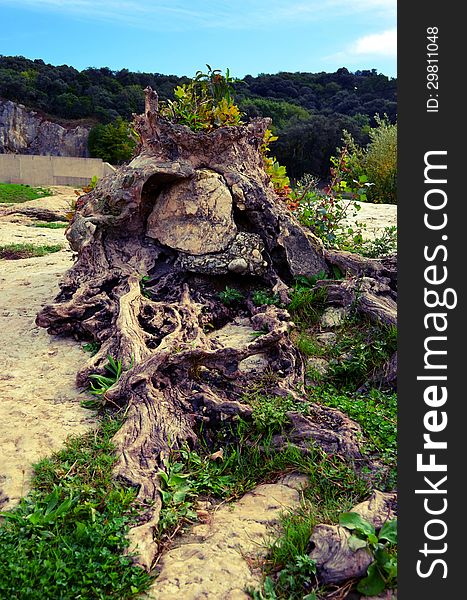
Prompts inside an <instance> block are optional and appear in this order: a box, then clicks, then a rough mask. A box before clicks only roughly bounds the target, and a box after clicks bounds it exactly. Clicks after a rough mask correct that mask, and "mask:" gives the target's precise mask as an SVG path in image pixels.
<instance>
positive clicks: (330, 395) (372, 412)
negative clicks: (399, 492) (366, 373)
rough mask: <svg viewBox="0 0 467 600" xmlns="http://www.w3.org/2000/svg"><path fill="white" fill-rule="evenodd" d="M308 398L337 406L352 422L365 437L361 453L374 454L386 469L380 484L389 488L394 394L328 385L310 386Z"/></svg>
mask: <svg viewBox="0 0 467 600" xmlns="http://www.w3.org/2000/svg"><path fill="white" fill-rule="evenodd" d="M309 398H310V401H315V402H320V403H322V404H325V405H326V406H331V407H333V408H338V409H339V410H342V411H343V412H344V413H346V414H347V415H348V416H349V417H350V418H351V419H353V420H354V421H356V422H357V423H358V424H359V425H360V426H361V428H362V430H363V433H364V436H365V444H364V452H365V453H366V454H368V455H375V454H376V455H377V456H379V457H380V458H381V460H382V461H383V463H384V464H385V465H386V466H387V467H388V468H389V471H388V473H385V474H382V477H383V479H382V480H381V481H380V482H379V484H380V486H382V487H384V488H386V489H393V488H394V486H395V483H396V477H397V473H396V466H397V395H396V394H395V393H393V392H383V391H381V390H378V389H374V388H373V389H371V390H370V391H369V392H368V393H367V394H355V393H351V392H339V391H337V390H333V389H332V388H329V387H327V388H324V387H320V388H311V389H310V390H309Z"/></svg>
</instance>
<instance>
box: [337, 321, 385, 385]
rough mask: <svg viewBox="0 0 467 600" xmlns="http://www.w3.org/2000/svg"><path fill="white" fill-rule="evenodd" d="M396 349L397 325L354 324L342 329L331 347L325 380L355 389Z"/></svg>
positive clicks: (369, 377)
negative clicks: (330, 357)
mask: <svg viewBox="0 0 467 600" xmlns="http://www.w3.org/2000/svg"><path fill="white" fill-rule="evenodd" d="M396 348H397V328H396V327H393V326H391V327H381V326H376V325H371V324H369V323H364V322H363V323H358V324H357V326H356V327H352V329H350V330H348V331H345V330H344V331H343V332H342V334H341V335H340V336H339V339H338V341H337V342H336V344H335V345H334V346H333V348H332V352H331V356H333V357H334V360H333V361H331V362H330V364H329V376H328V381H329V382H330V383H332V385H333V386H335V387H336V388H339V389H346V390H355V389H357V388H359V387H360V386H362V385H363V384H365V383H366V382H367V381H368V380H369V379H371V376H372V375H374V373H375V372H376V371H377V370H378V369H379V368H381V367H382V366H383V364H384V363H385V362H386V361H388V360H389V359H390V358H391V356H392V355H393V353H394V352H395V351H396Z"/></svg>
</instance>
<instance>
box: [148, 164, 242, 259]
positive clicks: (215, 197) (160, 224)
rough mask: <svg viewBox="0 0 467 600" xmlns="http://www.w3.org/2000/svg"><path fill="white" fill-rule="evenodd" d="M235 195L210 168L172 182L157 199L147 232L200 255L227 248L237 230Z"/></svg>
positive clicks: (167, 244) (162, 240)
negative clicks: (233, 200) (233, 195)
mask: <svg viewBox="0 0 467 600" xmlns="http://www.w3.org/2000/svg"><path fill="white" fill-rule="evenodd" d="M232 209H233V204H232V195H231V194H230V191H229V188H228V187H227V185H226V183H225V181H224V178H223V177H222V176H221V175H219V174H217V173H215V172H214V171H210V170H208V169H199V170H197V171H195V173H194V176H193V177H191V178H190V179H187V180H182V181H178V182H175V183H172V184H171V185H170V186H169V187H167V188H166V189H164V190H163V191H162V192H161V193H160V194H159V196H158V197H157V199H156V201H155V206H154V209H153V211H152V213H151V214H150V215H149V218H148V225H147V230H146V235H147V236H148V237H150V238H153V239H155V240H157V241H158V242H160V243H161V244H164V245H165V246H168V247H169V248H173V249H174V250H179V251H181V252H186V253H187V254H190V255H195V256H199V255H202V254H209V253H212V252H221V251H223V250H226V249H227V247H228V246H229V244H230V243H231V242H232V241H233V240H234V238H235V236H236V234H237V227H236V225H235V223H234V220H233V213H232Z"/></svg>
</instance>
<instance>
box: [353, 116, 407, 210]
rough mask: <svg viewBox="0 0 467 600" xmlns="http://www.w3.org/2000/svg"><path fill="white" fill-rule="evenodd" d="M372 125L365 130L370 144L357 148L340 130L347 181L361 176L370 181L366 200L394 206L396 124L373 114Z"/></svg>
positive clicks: (395, 186) (395, 195)
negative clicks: (367, 130)
mask: <svg viewBox="0 0 467 600" xmlns="http://www.w3.org/2000/svg"><path fill="white" fill-rule="evenodd" d="M374 118H375V121H376V126H375V127H372V128H371V129H370V130H369V137H370V142H369V144H368V145H367V146H366V147H365V148H361V147H359V146H358V145H357V144H356V143H355V140H354V139H353V137H352V136H351V135H350V134H349V133H348V132H347V131H344V135H343V141H344V143H345V146H346V148H347V149H348V152H349V156H350V159H349V163H348V167H349V168H348V180H352V179H358V178H359V177H360V176H362V175H364V176H365V177H367V180H369V181H371V182H372V185H371V187H369V189H368V192H367V200H368V201H369V202H375V203H386V204H397V124H393V123H391V122H390V121H389V118H388V117H387V115H383V117H381V116H380V115H379V114H377V115H375V117H374Z"/></svg>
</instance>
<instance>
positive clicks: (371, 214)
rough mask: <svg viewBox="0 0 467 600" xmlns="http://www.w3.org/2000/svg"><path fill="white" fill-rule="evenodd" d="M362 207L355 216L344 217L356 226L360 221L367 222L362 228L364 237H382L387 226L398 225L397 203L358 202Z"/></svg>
mask: <svg viewBox="0 0 467 600" xmlns="http://www.w3.org/2000/svg"><path fill="white" fill-rule="evenodd" d="M355 204H357V205H359V206H360V207H361V208H360V210H359V211H357V213H356V215H355V216H351V217H349V218H347V219H344V223H345V224H348V225H351V226H353V227H354V228H355V226H358V223H365V225H366V227H365V228H364V229H363V230H362V236H363V238H364V239H369V240H372V239H374V238H376V237H380V236H381V235H382V234H383V232H384V228H385V227H392V226H396V225H397V205H396V204H370V203H369V202H356V203H355Z"/></svg>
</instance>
